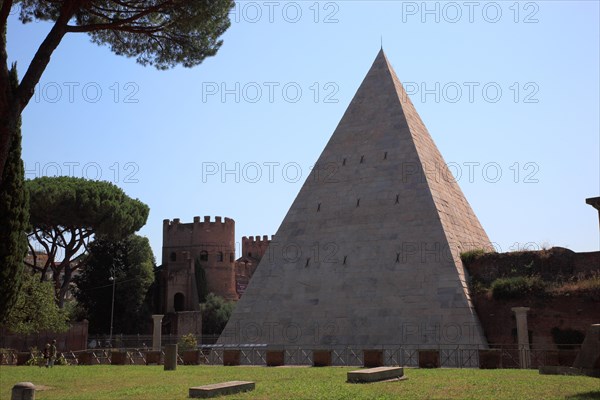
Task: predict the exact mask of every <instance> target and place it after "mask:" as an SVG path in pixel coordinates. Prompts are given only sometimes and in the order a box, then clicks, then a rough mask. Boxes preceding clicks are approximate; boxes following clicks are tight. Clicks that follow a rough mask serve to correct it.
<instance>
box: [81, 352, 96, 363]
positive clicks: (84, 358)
mask: <svg viewBox="0 0 600 400" xmlns="http://www.w3.org/2000/svg"><path fill="white" fill-rule="evenodd" d="M92 364H94V357H93V356H92V352H90V351H84V352H83V353H79V354H78V355H77V365H92Z"/></svg>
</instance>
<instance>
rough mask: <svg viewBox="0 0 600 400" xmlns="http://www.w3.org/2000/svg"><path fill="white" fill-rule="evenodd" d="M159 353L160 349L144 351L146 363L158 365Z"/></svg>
mask: <svg viewBox="0 0 600 400" xmlns="http://www.w3.org/2000/svg"><path fill="white" fill-rule="evenodd" d="M160 358H161V354H160V351H154V350H152V351H147V352H146V365H151V364H156V365H160Z"/></svg>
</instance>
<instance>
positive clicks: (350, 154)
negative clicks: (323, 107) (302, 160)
mask: <svg viewBox="0 0 600 400" xmlns="http://www.w3.org/2000/svg"><path fill="white" fill-rule="evenodd" d="M484 247H485V248H488V247H490V241H489V239H488V237H487V235H486V233H485V231H484V230H483V228H482V227H481V225H480V223H479V221H478V219H477V217H476V216H475V214H474V212H473V210H472V209H471V206H470V205H469V203H468V202H467V200H466V199H465V197H464V195H463V193H462V191H461V189H460V188H459V186H458V184H457V183H456V182H455V181H454V179H453V177H452V174H451V173H450V171H449V170H448V168H447V166H446V163H445V162H444V159H443V158H442V156H441V154H440V152H439V151H438V149H437V147H436V146H435V144H434V142H433V140H432V138H431V136H430V135H429V133H428V131H427V129H426V128H425V125H424V124H423V122H422V121H421V119H420V117H419V115H418V114H417V111H416V110H415V108H414V106H413V104H412V102H411V101H410V99H409V98H408V96H407V95H406V92H405V91H404V89H403V87H402V84H401V83H400V81H399V80H398V78H397V77H396V74H395V72H394V71H393V69H392V67H391V65H390V64H389V62H388V60H387V58H386V56H385V54H384V52H383V50H382V51H380V52H379V54H378V55H377V57H376V59H375V61H374V63H373V65H372V67H371V69H370V70H369V72H368V73H367V75H366V77H365V79H364V81H363V82H362V84H361V85H360V87H359V89H358V91H357V93H356V94H355V96H354V98H353V99H352V101H351V103H350V105H349V106H348V108H347V110H346V112H345V113H344V115H343V117H342V119H341V121H340V123H339V125H338V126H337V128H336V129H335V131H334V133H333V135H332V136H331V138H330V140H329V142H328V143H327V145H326V146H325V149H324V150H323V152H322V154H321V155H320V157H319V159H318V161H317V163H316V165H315V168H314V169H313V170H312V171H311V174H310V175H309V176H308V178H307V180H306V182H305V183H304V185H303V186H302V188H301V189H300V192H299V193H298V195H297V197H296V199H295V200H294V202H293V204H292V205H291V207H290V209H289V211H288V213H287V215H286V216H285V218H284V220H283V222H282V223H281V226H280V227H279V229H278V230H277V233H276V235H275V237H274V240H273V241H272V242H271V244H270V246H269V249H268V251H267V254H265V256H264V257H263V258H262V260H261V262H260V264H259V266H258V268H257V270H256V272H255V274H254V276H253V278H252V280H251V282H250V284H249V286H248V288H247V290H246V292H245V294H244V296H243V297H242V298H241V300H240V301H239V302H238V304H237V306H236V308H235V311H234V313H233V315H232V317H231V319H230V320H229V323H228V324H227V326H226V328H225V330H224V332H223V334H222V335H221V337H220V338H219V343H223V344H235V343H255V344H259V343H260V344H269V345H294V346H306V347H308V346H311V347H313V348H315V347H320V346H324V345H326V346H333V345H352V346H361V348H368V347H369V346H380V345H398V344H404V345H413V344H414V345H438V344H469V345H480V344H485V343H486V341H485V338H484V337H483V334H482V330H481V327H480V324H479V321H478V319H477V316H476V314H475V311H474V308H473V306H472V303H471V300H470V297H469V293H468V288H467V276H466V272H465V270H464V268H463V266H462V262H461V260H460V253H461V252H463V251H466V250H470V249H475V248H484Z"/></svg>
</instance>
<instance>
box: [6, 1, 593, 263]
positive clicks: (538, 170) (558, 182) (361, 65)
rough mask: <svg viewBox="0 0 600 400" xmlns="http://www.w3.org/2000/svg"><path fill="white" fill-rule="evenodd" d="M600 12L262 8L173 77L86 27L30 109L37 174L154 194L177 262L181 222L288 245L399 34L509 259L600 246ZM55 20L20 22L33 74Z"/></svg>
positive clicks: (431, 116)
mask: <svg viewBox="0 0 600 400" xmlns="http://www.w3.org/2000/svg"><path fill="white" fill-rule="evenodd" d="M599 14H600V12H599V6H598V2H597V1H569V2H566V1H537V2H518V3H517V2H513V1H508V2H474V3H468V2H456V3H453V2H450V3H448V2H426V3H423V2H421V1H419V2H400V1H337V2H314V1H298V2H286V1H284V2H278V1H275V2H263V1H258V2H249V1H244V2H238V4H237V6H236V10H235V11H234V14H233V15H232V26H231V28H230V29H229V30H228V31H227V33H226V34H225V35H224V36H223V40H224V45H223V47H222V48H221V50H220V51H219V53H218V54H217V56H216V57H213V58H211V59H208V60H206V61H205V62H204V63H203V64H202V65H200V66H198V67H196V68H193V69H184V68H175V69H173V70H170V71H157V70H155V69H153V68H151V67H148V68H144V67H141V66H139V65H137V64H136V63H135V62H134V60H132V59H127V58H123V57H119V56H116V55H114V54H112V53H111V52H110V50H109V49H108V48H107V47H98V46H96V45H94V44H92V43H91V42H90V41H89V38H88V37H87V36H85V35H83V34H77V35H76V34H71V35H70V36H67V37H66V38H65V39H64V40H63V42H62V43H61V44H60V46H59V48H58V49H57V51H56V52H55V53H54V55H53V57H52V61H51V64H50V66H49V67H48V69H47V71H46V73H45V74H44V76H43V78H42V81H41V84H40V86H39V88H38V91H37V93H36V96H35V98H34V99H33V100H32V102H31V103H30V105H29V106H28V107H27V109H26V110H25V112H24V114H23V136H24V140H23V158H24V161H25V163H26V169H27V177H28V178H33V177H35V176H39V175H44V174H45V175H54V174H56V173H57V172H60V173H61V174H63V175H69V174H70V175H74V176H84V177H87V178H92V179H93V178H96V177H101V179H105V180H109V181H112V182H114V183H116V184H117V185H118V186H120V187H121V188H123V189H124V190H125V191H126V192H127V194H128V195H130V196H132V197H137V198H139V199H140V200H142V201H144V202H145V203H147V204H148V205H149V206H150V209H151V212H150V217H149V219H148V223H147V225H146V226H145V227H144V228H143V229H142V230H141V234H143V235H146V236H148V237H149V238H150V241H151V244H152V247H153V250H154V253H155V256H156V258H157V261H158V262H159V263H160V257H161V244H162V220H163V219H166V218H168V219H173V218H181V220H182V222H191V221H192V218H193V217H194V216H195V215H199V216H204V215H210V216H212V217H214V216H217V215H218V216H223V217H230V218H233V219H235V221H236V240H237V241H238V242H239V240H240V238H241V236H247V235H265V234H268V235H271V234H273V233H275V231H276V230H277V228H278V226H279V224H280V223H281V221H282V219H283V217H284V216H285V214H286V212H287V210H288V208H289V206H290V205H291V203H292V201H293V199H294V198H295V196H296V194H297V192H298V190H299V189H300V186H301V185H302V183H303V182H304V179H305V178H306V176H307V174H308V172H309V171H310V167H311V165H312V164H313V163H314V162H315V161H316V159H317V157H318V156H319V154H320V152H321V150H322V149H323V147H324V145H325V143H326V142H327V140H328V139H329V137H330V136H331V134H332V133H333V130H334V129H335V127H336V125H337V123H338V122H339V120H340V118H341V116H342V114H343V112H344V110H345V109H346V107H347V105H348V103H349V102H350V100H351V99H352V96H353V95H354V93H355V92H356V89H357V88H358V86H359V85H360V83H361V81H362V79H363V78H364V75H365V74H366V72H367V71H368V69H369V67H370V65H371V63H372V62H373V60H374V58H375V56H376V54H377V52H378V50H379V48H380V43H381V38H383V47H384V50H385V51H386V54H387V56H388V59H389V60H390V62H391V63H392V65H393V66H394V68H395V70H396V73H397V75H398V77H399V78H400V80H401V81H403V82H404V84H405V86H406V88H407V91H409V92H410V93H412V95H411V98H412V101H413V103H414V104H415V106H416V108H417V111H418V112H419V113H420V115H421V118H422V119H423V121H424V122H425V125H426V126H427V127H428V129H429V132H430V133H431V135H432V137H433V139H434V141H435V142H436V143H437V145H438V147H439V149H440V151H441V152H442V155H443V156H444V158H445V160H446V162H447V163H449V164H450V165H451V169H452V170H453V171H454V172H455V173H456V174H457V177H458V178H459V184H460V186H461V188H462V190H463V192H464V193H465V195H466V197H467V199H468V200H469V202H470V203H471V205H472V207H473V209H474V210H475V213H476V214H477V215H478V217H479V219H480V221H481V223H482V225H483V227H484V229H485V230H486V231H487V233H488V235H489V237H490V239H491V240H492V241H493V242H494V243H496V244H497V247H498V249H499V250H502V251H509V250H514V249H515V248H516V247H523V246H526V245H527V244H529V246H528V247H530V248H535V247H536V246H564V247H569V248H571V249H573V250H575V251H595V250H598V249H599V232H598V218H597V213H596V212H595V210H594V209H593V208H592V207H590V206H589V205H586V204H585V198H587V197H595V196H600V176H599V174H600V173H599V170H600V165H599V164H600V126H599V120H600V117H599V108H600V104H599V97H600V96H599V93H600V87H599V71H600V65H599V49H600V44H599V37H600V32H599ZM49 28H50V26H49V25H48V24H46V23H32V24H28V25H21V24H20V23H19V22H18V21H17V20H16V19H15V18H14V16H13V18H12V19H11V23H10V25H9V31H8V41H9V49H8V50H9V59H10V60H11V61H17V62H18V65H19V68H20V74H21V76H22V74H23V73H24V72H25V68H26V66H27V65H28V64H29V61H30V60H31V57H32V55H33V53H34V52H35V50H36V49H37V46H38V45H39V43H40V41H41V40H42V38H43V36H44V35H45V34H46V33H47V31H48V30H49ZM100 91H101V93H100ZM499 91H500V92H499ZM300 92H301V93H300ZM238 165H239V167H237V166H238ZM215 166H216V167H218V171H216V172H217V173H216V174H214V175H209V174H208V173H209V172H213V171H214V170H215ZM257 166H260V173H261V175H260V176H257V171H259V169H257ZM57 167H58V168H57ZM284 167H285V169H284ZM224 168H225V169H228V170H232V171H235V170H236V168H238V171H239V173H236V172H231V173H229V174H225V175H223V174H222V172H223V169H224ZM298 171H299V172H300V174H301V176H299V177H297V176H296V175H297V172H298ZM270 172H273V174H272V176H269V175H270ZM99 173H100V174H101V176H100V175H99ZM498 173H500V174H501V175H498ZM458 175H460V176H458Z"/></svg>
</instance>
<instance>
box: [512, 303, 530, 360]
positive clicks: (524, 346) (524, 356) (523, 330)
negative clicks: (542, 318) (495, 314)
mask: <svg viewBox="0 0 600 400" xmlns="http://www.w3.org/2000/svg"><path fill="white" fill-rule="evenodd" d="M512 311H513V312H514V313H515V318H516V319H517V338H518V341H519V364H520V366H521V368H523V369H526V368H529V367H530V366H531V353H530V350H529V330H528V328H527V311H529V307H513V308H512Z"/></svg>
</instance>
